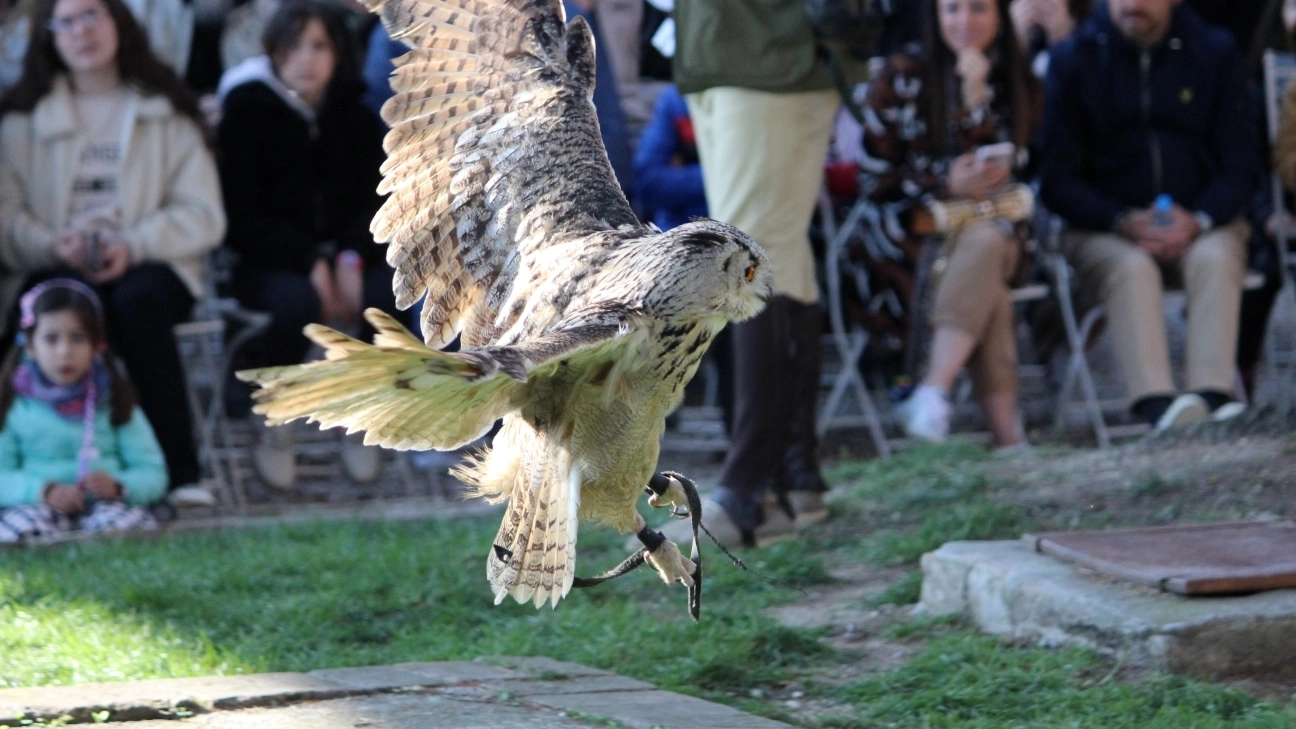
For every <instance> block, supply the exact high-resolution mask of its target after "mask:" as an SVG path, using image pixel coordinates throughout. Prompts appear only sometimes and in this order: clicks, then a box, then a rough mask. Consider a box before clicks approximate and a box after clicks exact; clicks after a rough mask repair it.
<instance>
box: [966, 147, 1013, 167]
mask: <svg viewBox="0 0 1296 729" xmlns="http://www.w3.org/2000/svg"><path fill="white" fill-rule="evenodd" d="M1016 153H1017V146H1016V145H1014V144H1013V143H1012V142H999V143H998V144H986V145H982V146H980V147H977V151H976V156H977V159H978V160H980V161H982V162H991V161H993V162H999V163H1001V164H1005V165H1012V162H1013V155H1014V154H1016Z"/></svg>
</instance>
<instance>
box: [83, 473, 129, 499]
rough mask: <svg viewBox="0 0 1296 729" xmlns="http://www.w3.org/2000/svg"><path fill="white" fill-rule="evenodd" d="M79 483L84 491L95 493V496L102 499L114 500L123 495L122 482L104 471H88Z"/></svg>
mask: <svg viewBox="0 0 1296 729" xmlns="http://www.w3.org/2000/svg"><path fill="white" fill-rule="evenodd" d="M77 485H78V486H79V487H81V489H82V490H83V491H86V492H89V493H91V494H94V497H95V498H96V499H99V500H100V501H114V500H117V499H120V498H121V497H122V488H121V484H119V483H117V479H115V478H113V477H112V476H109V475H108V474H107V473H104V472H103V471H91V472H90V473H87V474H86V475H85V477H84V478H82V479H81V482H80V483H79V484H77Z"/></svg>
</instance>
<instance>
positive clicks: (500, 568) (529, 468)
mask: <svg viewBox="0 0 1296 729" xmlns="http://www.w3.org/2000/svg"><path fill="white" fill-rule="evenodd" d="M509 426H513V427H512V428H510V427H509ZM510 429H513V430H515V431H516V430H519V429H525V430H528V431H529V430H531V428H530V426H529V425H528V424H526V423H525V422H524V421H522V420H521V419H520V418H517V419H510V422H508V423H507V424H506V426H505V428H504V430H502V431H501V432H500V434H499V435H504V434H505V433H504V431H507V430H510ZM520 435H521V434H519V433H517V432H515V433H514V434H513V438H512V439H509V440H512V441H513V442H515V443H516V441H517V440H530V444H531V445H532V446H533V447H531V448H524V449H520V450H514V449H512V448H508V447H503V448H497V449H495V450H493V451H492V452H491V453H490V454H488V455H487V456H486V458H485V459H484V460H481V461H478V462H477V463H474V464H472V465H470V466H469V467H468V468H466V469H462V470H461V471H460V472H459V473H458V474H457V475H459V476H460V477H461V478H464V479H465V481H466V482H467V483H469V485H470V486H472V487H473V488H475V490H476V491H477V493H478V494H479V495H481V496H484V497H486V498H488V499H489V498H492V495H494V496H495V498H496V499H499V498H505V496H504V493H503V490H504V486H505V484H504V483H503V482H502V479H504V478H508V481H509V486H510V490H509V491H508V492H507V494H508V495H507V498H508V508H507V510H506V511H505V514H504V518H503V521H502V522H501V523H500V528H499V532H498V533H497V534H496V536H495V541H494V543H493V545H492V546H491V550H490V554H489V555H488V556H487V560H486V577H487V579H488V580H489V581H490V584H491V587H492V588H493V589H494V592H495V603H496V604H499V603H500V602H502V601H503V600H504V598H505V596H508V595H511V596H512V597H513V599H515V600H517V601H518V602H519V603H525V602H533V603H534V604H535V606H536V607H537V608H539V607H541V606H543V605H544V604H545V603H546V602H548V603H551V604H552V605H553V606H554V607H557V605H558V601H559V600H561V599H562V598H563V597H565V596H566V595H567V592H568V591H569V590H571V586H572V581H573V579H574V578H575V574H576V573H575V569H576V534H577V517H576V514H577V511H578V509H579V507H580V489H581V480H582V475H581V470H580V466H579V465H578V464H577V463H576V462H575V461H574V460H573V459H572V457H571V454H570V453H569V452H568V451H567V450H566V449H563V448H560V447H558V446H553V445H550V446H548V447H546V444H545V442H544V441H543V439H542V438H541V437H540V436H539V435H538V434H535V433H534V431H532V432H531V437H530V438H527V437H526V436H525V435H521V437H519V436H520ZM506 439H507V436H506ZM498 440H499V436H498V435H497V441H498ZM496 446H497V447H498V446H501V444H500V443H499V442H497V443H496ZM508 453H514V454H516V453H521V454H522V456H521V458H517V459H513V462H512V464H510V463H509V462H508V461H501V462H496V463H493V462H492V461H493V460H494V459H495V458H496V457H504V458H508V456H507V455H506V454H508ZM509 465H512V466H513V469H512V473H511V474H506V473H504V470H505V469H507V468H508V467H509Z"/></svg>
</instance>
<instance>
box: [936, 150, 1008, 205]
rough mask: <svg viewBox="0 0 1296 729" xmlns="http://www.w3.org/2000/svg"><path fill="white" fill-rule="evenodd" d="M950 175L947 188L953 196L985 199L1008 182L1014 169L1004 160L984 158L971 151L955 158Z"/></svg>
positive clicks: (951, 164)
mask: <svg viewBox="0 0 1296 729" xmlns="http://www.w3.org/2000/svg"><path fill="white" fill-rule="evenodd" d="M948 175H949V177H948V180H947V183H946V188H947V189H948V190H949V193H950V195H951V196H953V197H970V198H975V199H977V200H984V199H985V198H987V197H989V195H990V193H991V192H993V191H994V190H995V189H996V188H998V187H999V186H1001V185H1003V184H1004V183H1006V182H1008V180H1009V178H1010V177H1011V176H1012V170H1011V169H1010V168H1009V167H1008V165H1007V164H1004V162H1003V161H1002V160H983V159H979V158H978V157H977V156H976V153H975V152H969V153H967V154H961V155H959V156H958V157H955V158H954V161H953V162H952V163H950V168H949V173H948Z"/></svg>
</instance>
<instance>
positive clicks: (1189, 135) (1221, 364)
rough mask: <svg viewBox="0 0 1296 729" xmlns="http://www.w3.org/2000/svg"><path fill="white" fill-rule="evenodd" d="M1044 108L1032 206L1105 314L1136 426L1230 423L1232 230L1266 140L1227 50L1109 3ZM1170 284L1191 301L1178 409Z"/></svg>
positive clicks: (1235, 297) (1166, 6)
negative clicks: (1047, 218) (1049, 219)
mask: <svg viewBox="0 0 1296 729" xmlns="http://www.w3.org/2000/svg"><path fill="white" fill-rule="evenodd" d="M1045 98H1046V100H1047V107H1046V112H1045V118H1044V125H1043V128H1042V130H1041V152H1042V156H1043V162H1042V178H1043V179H1042V189H1041V193H1042V196H1043V199H1044V201H1045V203H1046V204H1047V205H1048V206H1049V208H1050V209H1051V210H1053V212H1055V213H1057V214H1058V215H1060V216H1061V217H1062V218H1063V219H1064V220H1065V221H1066V224H1067V226H1068V230H1067V231H1066V232H1065V233H1064V235H1063V241H1062V243H1063V248H1064V252H1065V253H1066V255H1067V257H1068V258H1069V259H1070V261H1071V263H1072V265H1073V266H1075V268H1076V273H1077V276H1078V278H1079V281H1080V285H1081V286H1084V287H1086V288H1088V289H1089V290H1090V291H1092V292H1093V293H1094V294H1095V296H1096V298H1097V299H1098V300H1099V301H1101V302H1102V304H1103V305H1104V307H1105V308H1106V311H1107V326H1108V329H1109V330H1110V331H1111V333H1112V336H1113V340H1114V344H1115V348H1116V355H1117V358H1118V360H1119V361H1120V367H1121V371H1122V373H1123V374H1124V377H1125V382H1126V386H1127V387H1128V390H1129V393H1130V396H1131V398H1132V399H1133V408H1132V410H1133V412H1134V414H1135V416H1136V417H1138V418H1140V419H1141V420H1144V421H1146V422H1147V423H1149V424H1151V425H1152V426H1153V427H1154V428H1156V429H1158V430H1161V429H1165V428H1169V427H1172V426H1175V425H1182V424H1185V423H1191V422H1196V421H1201V420H1205V419H1207V418H1209V417H1212V415H1213V416H1214V417H1216V418H1224V417H1229V416H1231V415H1236V414H1237V413H1238V412H1239V411H1240V410H1241V405H1240V404H1237V403H1235V402H1234V401H1233V398H1232V396H1231V395H1230V393H1231V391H1232V388H1233V381H1234V366H1233V364H1234V350H1235V347H1236V345H1237V333H1238V310H1239V306H1240V302H1241V297H1242V285H1243V281H1244V279H1245V276H1246V238H1247V224H1246V222H1245V221H1244V220H1243V219H1242V217H1241V216H1242V214H1243V212H1244V211H1243V207H1244V205H1245V204H1246V201H1247V200H1248V198H1249V197H1250V194H1251V190H1252V189H1253V183H1254V180H1255V176H1256V173H1257V172H1258V164H1257V163H1258V157H1259V137H1258V127H1257V122H1256V118H1255V113H1254V107H1253V106H1252V104H1251V100H1250V97H1249V95H1248V91H1247V83H1246V78H1245V73H1244V70H1243V64H1242V59H1241V56H1240V54H1239V53H1238V51H1237V49H1236V47H1235V46H1234V44H1233V41H1232V39H1231V38H1230V37H1229V35H1228V33H1227V32H1225V31H1223V30H1221V29H1218V28H1214V27H1212V26H1209V25H1206V24H1205V23H1203V22H1202V21H1201V19H1200V18H1199V17H1198V16H1197V14H1196V13H1195V12H1194V11H1193V10H1192V9H1191V8H1190V7H1188V6H1186V5H1183V4H1180V3H1179V2H1177V0H1111V2H1110V3H1109V4H1108V5H1107V6H1103V7H1099V8H1098V9H1097V10H1096V11H1095V12H1094V15H1093V16H1092V17H1091V18H1090V19H1089V21H1088V22H1086V23H1085V24H1084V25H1083V26H1082V27H1081V28H1080V29H1079V30H1078V31H1077V32H1076V35H1075V36H1074V37H1073V38H1072V39H1071V40H1069V41H1067V42H1065V43H1063V44H1061V45H1059V46H1058V47H1056V48H1055V49H1054V52H1053V58H1052V60H1051V62H1050V65H1049V75H1048V83H1047V92H1046V95H1045ZM1158 197H1160V201H1161V202H1160V203H1159V204H1158V203H1157V202H1156V201H1157V199H1158ZM1164 279H1169V280H1170V281H1171V282H1172V283H1182V285H1183V287H1184V288H1185V289H1186V292H1187V295H1188V311H1187V317H1188V322H1187V324H1188V337H1187V339H1188V346H1187V350H1188V351H1187V366H1186V370H1187V378H1186V379H1187V383H1186V384H1187V389H1186V391H1185V392H1183V393H1182V394H1179V395H1178V396H1176V389H1175V383H1174V380H1173V378H1172V375H1171V369H1170V356H1169V352H1168V348H1167V344H1166V332H1165V321H1164V316H1163V313H1162V312H1163V306H1162V302H1161V293H1162V288H1163V285H1164V284H1163V280H1164Z"/></svg>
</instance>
